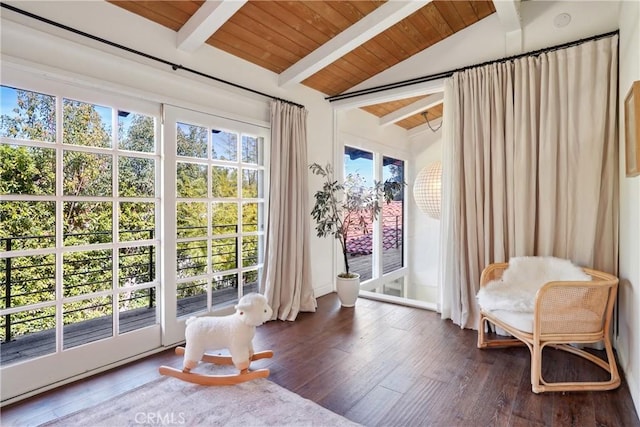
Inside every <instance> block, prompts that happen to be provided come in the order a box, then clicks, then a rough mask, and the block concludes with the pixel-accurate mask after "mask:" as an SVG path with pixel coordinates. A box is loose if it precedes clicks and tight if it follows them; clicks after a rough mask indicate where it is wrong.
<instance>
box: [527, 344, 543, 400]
mask: <svg viewBox="0 0 640 427" xmlns="http://www.w3.org/2000/svg"><path fill="white" fill-rule="evenodd" d="M529 349H530V350H531V390H532V391H533V392H534V393H536V394H537V393H540V392H542V391H544V388H543V387H542V384H541V383H540V382H541V379H542V347H541V346H540V343H539V342H534V343H533V347H531V346H530V347H529Z"/></svg>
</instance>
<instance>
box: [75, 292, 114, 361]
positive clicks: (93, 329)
mask: <svg viewBox="0 0 640 427" xmlns="http://www.w3.org/2000/svg"><path fill="white" fill-rule="evenodd" d="M62 311H63V315H62V317H63V319H64V327H63V339H64V348H65V349H67V348H71V347H76V346H79V345H82V344H86V343H89V342H93V341H98V340H101V339H105V338H109V337H111V336H113V306H112V298H111V297H110V296H106V297H98V298H92V299H86V300H81V301H74V302H70V303H67V304H63V306H62Z"/></svg>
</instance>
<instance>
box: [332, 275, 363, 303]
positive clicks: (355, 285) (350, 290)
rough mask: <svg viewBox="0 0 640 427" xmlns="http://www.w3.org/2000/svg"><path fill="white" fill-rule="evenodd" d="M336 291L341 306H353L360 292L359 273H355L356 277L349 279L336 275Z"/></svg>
mask: <svg viewBox="0 0 640 427" xmlns="http://www.w3.org/2000/svg"><path fill="white" fill-rule="evenodd" d="M336 291H337V292H338V298H340V303H341V304H342V306H343V307H353V306H354V305H356V300H357V299H358V294H359V293H360V275H359V274H356V277H354V278H350V279H349V278H346V277H340V276H338V277H336Z"/></svg>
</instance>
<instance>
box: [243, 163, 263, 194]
mask: <svg viewBox="0 0 640 427" xmlns="http://www.w3.org/2000/svg"><path fill="white" fill-rule="evenodd" d="M261 178H262V172H261V171H258V170H255V169H243V170H242V197H244V198H245V199H246V198H256V197H260V196H262V194H260V190H261V185H260V184H261V182H260V181H261Z"/></svg>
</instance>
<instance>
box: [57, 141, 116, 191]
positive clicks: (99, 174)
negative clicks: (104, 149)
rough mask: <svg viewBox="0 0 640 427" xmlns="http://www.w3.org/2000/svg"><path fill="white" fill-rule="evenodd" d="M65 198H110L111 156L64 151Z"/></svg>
mask: <svg viewBox="0 0 640 427" xmlns="http://www.w3.org/2000/svg"><path fill="white" fill-rule="evenodd" d="M63 162H64V184H63V185H64V195H65V196H111V194H112V192H113V189H112V187H111V182H112V163H113V156H111V155H108V154H93V153H83V152H80V151H68V150H65V151H64V157H63Z"/></svg>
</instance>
